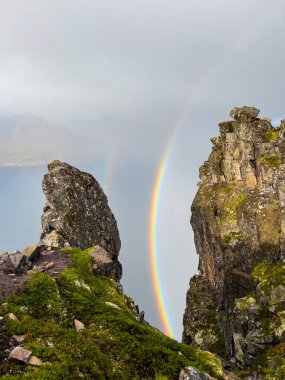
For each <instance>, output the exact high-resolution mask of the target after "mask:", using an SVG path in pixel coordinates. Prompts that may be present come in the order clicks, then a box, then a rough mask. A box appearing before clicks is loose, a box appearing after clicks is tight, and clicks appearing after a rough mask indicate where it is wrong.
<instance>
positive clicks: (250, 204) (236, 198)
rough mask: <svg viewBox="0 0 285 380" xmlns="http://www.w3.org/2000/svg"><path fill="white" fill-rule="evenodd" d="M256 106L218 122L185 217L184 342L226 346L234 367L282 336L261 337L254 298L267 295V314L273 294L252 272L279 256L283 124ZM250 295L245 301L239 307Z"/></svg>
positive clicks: (284, 243) (284, 178)
mask: <svg viewBox="0 0 285 380" xmlns="http://www.w3.org/2000/svg"><path fill="white" fill-rule="evenodd" d="M258 113H259V110H258V109H256V108H254V107H246V106H245V107H242V108H234V109H233V110H232V111H231V116H232V117H233V118H234V121H227V122H222V123H220V124H219V127H220V136H219V137H216V138H213V139H211V141H212V142H213V150H212V153H211V154H210V157H209V159H208V160H207V161H206V162H205V163H204V165H202V167H201V168H200V179H201V182H200V184H199V190H198V193H197V195H196V197H195V199H194V201H193V204H192V216H191V224H192V227H193V230H194V238H195V245H196V249H197V253H198V255H199V275H197V276H194V277H193V278H192V279H191V281H190V288H189V290H188V292H187V300H186V310H185V314H184V320H183V324H184V331H183V341H184V342H186V343H193V344H194V345H196V346H197V347H199V348H202V349H205V350H212V351H214V352H217V353H222V352H223V351H226V352H227V353H228V354H229V355H230V356H232V357H233V358H234V359H233V360H234V363H236V362H238V363H239V364H240V366H243V365H248V364H250V362H251V359H250V358H253V357H255V356H256V355H257V353H258V352H260V351H262V350H264V349H265V348H266V347H267V345H268V344H272V343H276V344H277V343H278V342H282V339H284V331H283V332H281V333H280V334H279V335H280V336H279V337H271V339H268V340H266V338H265V336H266V333H265V325H264V328H263V327H262V321H260V319H261V315H262V313H261V312H260V310H261V309H260V308H259V306H257V304H258V305H259V304H262V302H263V305H265V304H266V302H267V306H268V307H267V308H266V311H264V313H265V318H270V317H271V318H272V315H273V314H272V313H271V312H270V310H269V308H270V305H269V304H270V297H273V295H269V296H267V297H269V298H267V301H265V300H264V295H262V294H261V292H260V291H259V290H258V286H257V284H258V283H259V281H260V278H258V276H257V277H256V276H252V271H253V270H254V268H255V267H256V266H257V265H258V264H260V263H261V262H268V263H269V264H270V263H271V264H274V263H281V262H282V261H283V260H284V258H285V163H284V156H285V142H284V136H285V123H284V122H283V121H282V122H281V125H280V127H278V128H274V127H272V125H271V123H270V119H258V118H257V116H258ZM269 264H268V265H269ZM283 271H284V268H283ZM283 273H284V272H283ZM279 285H280V284H279ZM279 285H278V286H279ZM275 286H277V284H276V285H275ZM280 286H281V288H282V290H281V288H279V289H276V290H274V291H273V289H272V291H273V293H274V292H275V293H274V294H278V297H279V299H281V298H282V297H283V296H282V294H284V293H283V291H284V288H283V286H284V283H283V285H282V283H281V285H280ZM273 288H274V286H273ZM250 294H251V296H252V299H251V300H250V301H249V303H248V302H247V303H246V305H247V306H244V307H241V308H239V309H238V308H237V307H238V305H239V303H241V304H243V305H244V303H242V302H243V301H242V300H247V301H248V297H250ZM244 297H246V298H244ZM262 297H263V298H262ZM244 302H246V301H244ZM264 302H265V304H264ZM280 302H281V301H280ZM249 305H251V306H249ZM280 305H281V306H280ZM277 309H278V313H280V312H282V311H283V317H280V318H281V320H282V318H284V317H285V316H284V314H285V312H284V304H283V306H282V302H281V303H279V307H278V308H277ZM248 313H249V314H250V316H251V317H250V318H249V315H248ZM260 313H261V314H260ZM266 313H269V314H268V316H266V315H267V314H266ZM270 313H271V315H270ZM258 315H259V316H258ZM263 316H264V315H263ZM241 321H243V322H241ZM249 321H254V323H253V322H252V323H250V322H249ZM284 322H285V321H284ZM280 323H281V325H282V321H281V322H280ZM279 325H280V324H279ZM279 325H278V326H279ZM241 326H243V327H242V328H241ZM258 326H259V327H258ZM258 329H259V332H258V333H256V330H258ZM260 329H261V330H260ZM254 334H255V338H254ZM258 334H259V335H258ZM261 335H262V337H261ZM247 337H251V338H250V339H251V340H250V339H249V340H250V341H249V340H248V341H246V339H247Z"/></svg>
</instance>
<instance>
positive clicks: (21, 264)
mask: <svg viewBox="0 0 285 380" xmlns="http://www.w3.org/2000/svg"><path fill="white" fill-rule="evenodd" d="M2 261H3V263H5V264H6V266H8V267H9V268H10V271H11V272H14V273H17V274H21V273H26V272H27V271H28V270H29V269H30V267H31V262H30V261H29V258H28V257H27V256H25V255H23V254H22V253H21V252H20V251H15V252H13V253H10V254H8V255H5V256H3V259H2Z"/></svg>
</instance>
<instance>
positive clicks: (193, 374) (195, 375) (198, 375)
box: [179, 367, 215, 380]
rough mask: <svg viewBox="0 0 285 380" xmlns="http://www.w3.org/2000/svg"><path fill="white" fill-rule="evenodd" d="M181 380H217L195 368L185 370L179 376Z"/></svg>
mask: <svg viewBox="0 0 285 380" xmlns="http://www.w3.org/2000/svg"><path fill="white" fill-rule="evenodd" d="M179 380H215V379H214V378H213V377H212V376H210V375H208V374H206V373H202V372H200V371H198V370H197V369H196V368H194V367H186V368H183V369H182V370H181V372H180V375H179Z"/></svg>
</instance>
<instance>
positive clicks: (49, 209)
mask: <svg viewBox="0 0 285 380" xmlns="http://www.w3.org/2000/svg"><path fill="white" fill-rule="evenodd" d="M43 191H44V194H45V196H46V198H47V203H46V205H45V208H44V214H43V216H42V235H41V242H40V243H41V244H43V245H46V246H53V247H69V246H72V247H80V248H81V249H85V248H88V247H92V246H94V245H97V244H98V245H100V246H101V247H102V248H104V249H105V250H106V251H107V252H108V253H109V254H110V255H111V257H117V256H118V255H119V251H120V247H121V241H120V237H119V232H118V228H117V223H116V220H115V217H114V215H113V213H112V211H111V210H110V208H109V206H108V200H107V197H106V196H105V194H104V192H103V190H102V189H101V187H100V185H99V184H98V182H97V181H96V180H95V178H93V177H92V175H90V174H88V173H84V172H82V171H80V170H78V169H76V168H74V167H73V166H70V165H68V164H67V163H64V162H60V161H53V162H52V163H51V164H49V165H48V174H46V175H45V176H44V179H43Z"/></svg>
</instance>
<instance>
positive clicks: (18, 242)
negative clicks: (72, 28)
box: [0, 163, 162, 328]
mask: <svg viewBox="0 0 285 380" xmlns="http://www.w3.org/2000/svg"><path fill="white" fill-rule="evenodd" d="M75 166H76V167H78V168H79V169H80V170H84V171H86V172H88V173H91V174H92V175H93V176H94V177H95V178H96V179H97V180H98V182H99V183H100V185H101V186H102V187H103V189H104V191H105V193H106V195H107V197H108V201H109V205H110V207H111V209H112V211H113V213H114V215H115V217H116V219H117V222H118V227H119V231H120V237H121V241H122V248H121V252H120V256H119V259H120V261H121V263H122V265H123V278H122V284H123V287H124V290H125V292H126V294H127V295H129V296H131V297H133V298H134V300H135V302H136V303H138V304H139V306H140V308H141V309H142V310H145V314H146V320H147V321H148V322H150V323H151V324H152V325H154V326H156V327H157V328H161V327H162V326H161V323H160V320H159V316H158V314H157V310H156V300H155V299H154V295H153V289H152V281H151V273H150V266H149V254H148V252H149V251H148V205H149V204H150V188H151V183H152V178H151V175H150V174H147V171H145V169H142V170H141V171H140V170H135V169H134V168H132V167H121V168H118V169H117V171H116V173H114V174H113V175H112V178H111V179H110V178H106V173H105V172H104V170H103V169H100V168H104V166H103V165H100V164H98V163H96V164H88V165H87V164H86V165H75ZM46 172H47V168H46V166H15V167H12V166H11V167H0V212H1V224H0V253H1V252H4V251H8V252H12V251H14V250H16V249H19V250H21V249H23V248H25V247H26V246H27V245H30V244H34V243H38V241H39V238H40V233H41V214H42V209H43V206H44V203H45V197H44V195H43V192H42V178H43V175H44V174H45V173H46ZM130 172H131V173H132V180H131V181H130Z"/></svg>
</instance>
